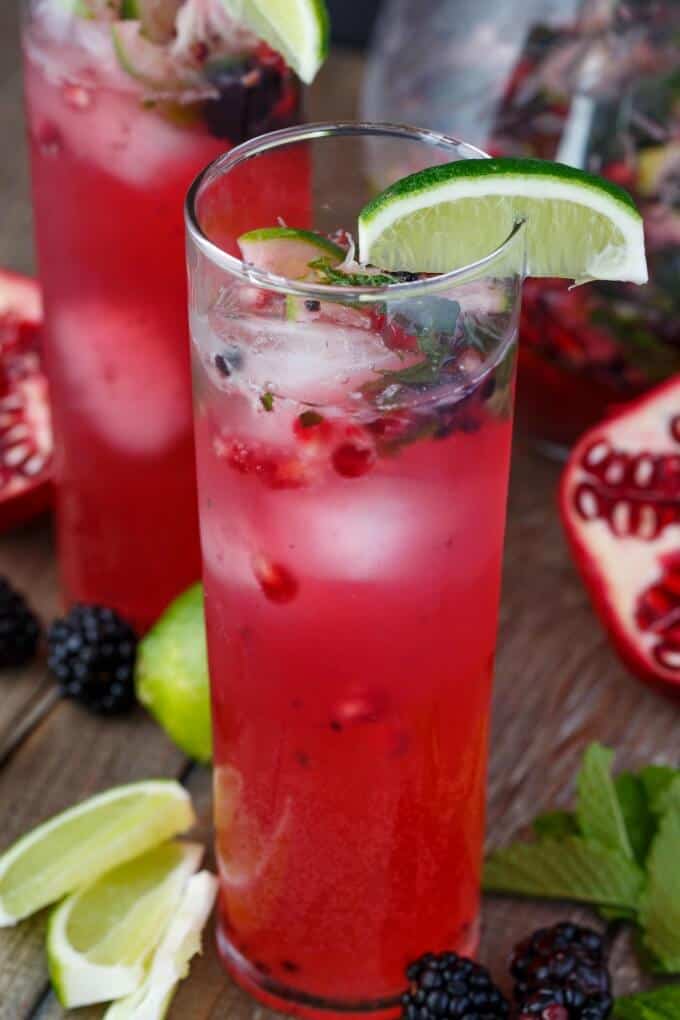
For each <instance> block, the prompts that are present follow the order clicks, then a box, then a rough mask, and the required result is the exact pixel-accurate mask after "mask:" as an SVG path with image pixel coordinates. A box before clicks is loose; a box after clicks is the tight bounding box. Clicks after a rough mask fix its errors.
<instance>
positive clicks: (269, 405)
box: [260, 390, 274, 411]
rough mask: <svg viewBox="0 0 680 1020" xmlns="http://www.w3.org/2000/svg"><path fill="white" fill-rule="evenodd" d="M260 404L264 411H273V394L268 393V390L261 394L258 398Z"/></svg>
mask: <svg viewBox="0 0 680 1020" xmlns="http://www.w3.org/2000/svg"><path fill="white" fill-rule="evenodd" d="M260 403H261V404H262V406H263V407H264V409H265V411H273V410H274V394H273V393H270V392H269V390H267V392H266V393H263V394H262V396H261V397H260Z"/></svg>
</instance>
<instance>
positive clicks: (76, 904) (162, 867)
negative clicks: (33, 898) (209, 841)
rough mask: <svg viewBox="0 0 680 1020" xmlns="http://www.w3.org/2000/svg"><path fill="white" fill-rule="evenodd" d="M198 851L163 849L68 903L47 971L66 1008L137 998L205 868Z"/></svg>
mask: <svg viewBox="0 0 680 1020" xmlns="http://www.w3.org/2000/svg"><path fill="white" fill-rule="evenodd" d="M202 854H203V848H202V847H201V846H199V845H198V844H196V843H163V844H161V846H157V847H154V849H153V850H148V851H147V852H146V853H145V854H142V855H141V857H136V858H135V859H134V860H133V861H127V862H126V863H125V864H121V865H120V866H119V867H117V868H114V869H113V871H109V872H107V874H105V875H102V876H101V878H98V879H97V881H96V882H94V883H92V885H88V886H86V887H85V888H83V889H81V890H80V891H79V892H77V893H74V894H73V895H72V896H69V897H67V899H65V900H64V902H63V903H62V904H61V905H60V906H58V907H57V908H56V909H55V910H54V912H53V913H52V916H51V917H50V921H49V926H48V930H47V964H48V968H49V972H50V978H51V980H52V985H53V986H54V990H55V992H56V993H57V997H58V998H59V1001H60V1002H61V1004H62V1006H66V1007H67V1008H75V1007H76V1006H87V1005H89V1004H91V1003H93V1002H107V1001H108V1000H110V999H118V998H120V997H121V996H123V995H128V994H129V993H131V992H133V991H135V989H137V988H139V986H140V985H141V984H142V982H143V980H144V976H145V963H146V961H147V960H148V959H149V956H150V955H151V953H152V951H153V950H154V949H155V947H156V946H157V945H158V942H159V941H160V939H161V937H162V936H163V933H164V932H165V930H166V929H167V927H168V924H169V923H170V920H171V918H172V916H173V914H174V913H175V912H176V911H177V908H178V906H179V903H180V901H181V898H182V894H183V892H184V888H185V886H186V884H187V882H188V880H189V877H190V876H191V875H192V874H193V873H194V872H195V871H196V870H197V868H198V867H199V865H200V862H201V857H202Z"/></svg>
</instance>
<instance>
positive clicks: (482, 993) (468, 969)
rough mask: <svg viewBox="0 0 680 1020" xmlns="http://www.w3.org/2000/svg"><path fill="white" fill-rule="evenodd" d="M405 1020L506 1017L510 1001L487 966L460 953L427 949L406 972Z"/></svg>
mask: <svg viewBox="0 0 680 1020" xmlns="http://www.w3.org/2000/svg"><path fill="white" fill-rule="evenodd" d="M406 976H407V978H408V980H409V984H410V989H409V991H408V992H407V993H406V994H405V995H404V996H403V997H402V1016H403V1017H404V1020H444V1018H445V1017H455V1018H458V1017H459V1018H460V1020H506V1018H507V1017H508V1015H509V1007H508V1003H507V1001H506V1000H505V998H504V997H503V994H502V993H501V991H500V990H499V989H498V988H497V987H496V985H495V984H494V983H493V981H492V980H491V976H490V974H489V972H488V971H487V970H486V968H484V967H482V966H480V964H478V963H475V962H474V961H473V960H468V959H466V958H465V957H462V956H458V954H457V953H440V954H438V955H435V954H434V953H427V954H426V955H425V956H421V957H420V958H419V959H418V960H416V961H415V962H414V963H412V964H411V965H410V967H409V968H408V970H407V972H406Z"/></svg>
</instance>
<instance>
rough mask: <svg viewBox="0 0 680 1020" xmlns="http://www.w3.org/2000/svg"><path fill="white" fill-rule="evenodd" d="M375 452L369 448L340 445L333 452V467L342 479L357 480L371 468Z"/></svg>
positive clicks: (349, 443)
mask: <svg viewBox="0 0 680 1020" xmlns="http://www.w3.org/2000/svg"><path fill="white" fill-rule="evenodd" d="M374 461H375V452H374V451H373V450H372V449H371V447H370V446H359V445H358V444H357V443H353V442H347V443H342V444H341V445H340V446H338V447H337V449H336V450H335V451H334V452H333V467H334V468H335V470H336V471H337V472H338V474H339V475H342V477H343V478H359V477H360V476H361V475H365V474H366V473H367V472H368V471H370V470H371V468H372V467H373V462H374Z"/></svg>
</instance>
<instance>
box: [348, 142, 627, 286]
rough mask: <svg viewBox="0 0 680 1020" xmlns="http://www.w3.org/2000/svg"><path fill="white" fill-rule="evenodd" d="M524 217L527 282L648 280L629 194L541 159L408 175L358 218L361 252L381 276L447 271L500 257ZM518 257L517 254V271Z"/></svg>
mask: <svg viewBox="0 0 680 1020" xmlns="http://www.w3.org/2000/svg"><path fill="white" fill-rule="evenodd" d="M520 219H524V220H525V221H526V227H525V235H526V236H525V244H526V271H527V274H528V275H529V276H559V277H565V278H567V279H573V280H577V281H579V282H582V281H586V280H591V279H597V280H628V281H630V282H632V283H645V282H646V280H647V265H646V260H645V247H644V234H643V229H642V218H641V216H640V214H639V213H638V211H637V209H636V208H635V205H634V204H633V201H632V199H631V197H630V195H628V193H627V192H626V191H624V190H623V189H622V188H619V187H618V186H617V185H615V184H612V183H611V182H609V181H605V180H602V178H600V177H595V176H593V175H592V174H587V173H585V172H584V171H581V170H575V169H574V168H572V167H568V166H563V165H562V164H560V163H548V162H543V161H541V160H530V159H526V160H522V159H469V160H460V161H459V162H456V163H447V164H444V165H442V166H434V167H429V168H428V169H426V170H422V171H421V172H420V173H416V174H412V175H411V176H410V177H405V178H403V179H402V180H400V181H397V182H396V183H395V184H392V185H390V187H389V188H386V189H385V191H383V192H382V193H381V194H380V195H378V196H377V197H376V198H374V199H373V200H372V201H371V202H369V203H368V205H367V206H365V208H364V209H363V210H362V211H361V214H360V216H359V235H358V236H359V250H360V252H361V259H362V261H363V262H367V263H368V262H371V263H373V264H375V265H379V266H381V267H382V268H383V269H394V270H407V271H409V272H416V273H445V272H447V271H449V270H452V269H457V268H459V267H461V266H464V265H467V264H469V263H471V262H475V261H477V260H478V259H481V258H483V257H484V256H485V255H488V254H489V253H490V252H492V251H494V249H496V248H497V247H499V245H500V244H502V242H503V240H504V239H505V238H506V237H507V236H508V235H509V233H510V232H511V230H512V227H513V224H514V223H516V222H517V220H520ZM518 247H521V246H518ZM521 260H522V256H521V254H519V252H518V256H517V261H518V262H519V264H518V265H515V266H514V268H516V269H518V270H521V268H522V266H521Z"/></svg>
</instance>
